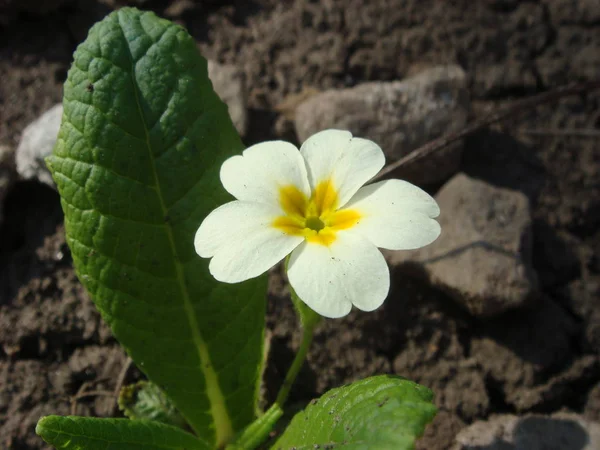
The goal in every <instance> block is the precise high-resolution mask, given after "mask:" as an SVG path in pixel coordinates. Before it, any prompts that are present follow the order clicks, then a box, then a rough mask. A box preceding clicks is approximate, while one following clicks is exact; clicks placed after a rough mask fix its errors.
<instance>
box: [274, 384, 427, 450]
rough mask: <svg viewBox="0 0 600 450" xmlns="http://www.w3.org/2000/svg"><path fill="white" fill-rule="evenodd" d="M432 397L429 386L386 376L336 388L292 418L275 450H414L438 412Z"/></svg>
mask: <svg viewBox="0 0 600 450" xmlns="http://www.w3.org/2000/svg"><path fill="white" fill-rule="evenodd" d="M432 398H433V393H432V392H431V391H430V390H429V389H427V388H425V387H423V386H420V385H418V384H416V383H413V382H412V381H409V380H406V379H404V378H400V377H393V376H386V375H382V376H376V377H372V378H367V379H365V380H361V381H357V382H356V383H353V384H351V385H348V386H343V387H340V388H336V389H332V390H331V391H329V392H327V393H326V394H324V395H323V396H322V397H321V398H320V399H318V400H313V401H312V402H311V403H310V404H309V405H308V406H307V407H306V409H305V410H304V411H301V412H299V413H298V414H296V415H295V416H294V418H293V419H292V422H291V423H290V425H289V426H288V428H287V429H286V430H285V432H284V433H283V435H282V436H281V438H279V440H278V441H277V442H276V443H275V445H274V446H273V447H272V450H275V449H277V450H280V449H281V450H289V449H296V450H301V449H314V448H322V449H327V448H337V446H341V445H343V447H344V449H374V448H376V449H389V450H410V449H414V443H415V440H416V439H417V438H418V437H419V436H421V435H422V434H423V431H424V429H425V425H427V424H428V423H429V422H430V421H431V420H432V419H433V417H434V416H435V413H436V408H435V406H434V405H433V404H432V403H431V400H432Z"/></svg>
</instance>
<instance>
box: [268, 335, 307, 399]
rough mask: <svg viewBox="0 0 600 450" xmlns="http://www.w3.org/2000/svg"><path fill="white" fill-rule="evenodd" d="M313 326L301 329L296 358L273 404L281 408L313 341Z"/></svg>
mask: <svg viewBox="0 0 600 450" xmlns="http://www.w3.org/2000/svg"><path fill="white" fill-rule="evenodd" d="M314 325H316V324H314ZM314 325H313V326H311V327H308V328H307V327H306V326H303V327H302V343H301V344H300V348H299V349H298V353H296V357H295V358H294V362H293V363H292V365H291V367H290V370H288V373H287V375H286V376H285V380H284V381H283V385H282V386H281V389H279V393H278V394H277V400H275V403H276V404H278V405H279V406H280V407H282V408H283V405H284V404H285V401H286V400H287V398H288V395H289V393H290V389H291V387H292V385H293V384H294V381H295V380H296V377H297V376H298V372H300V369H301V368H302V365H303V364H304V359H305V358H306V354H307V353H308V349H309V348H310V344H311V342H312V339H313V334H314Z"/></svg>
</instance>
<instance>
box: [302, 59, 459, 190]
mask: <svg viewBox="0 0 600 450" xmlns="http://www.w3.org/2000/svg"><path fill="white" fill-rule="evenodd" d="M469 106H470V104H469V96H468V93H467V81H466V75H465V73H464V71H463V70H462V69H461V68H460V67H458V66H440V67H434V68H431V69H427V70H425V71H423V72H421V73H419V74H417V75H415V76H412V77H410V78H407V79H405V80H403V81H393V82H371V83H364V84H361V85H359V86H356V87H353V88H350V89H340V90H329V91H325V92H322V93H320V94H318V95H315V96H313V97H311V98H309V99H308V100H306V101H305V102H303V103H301V104H300V105H299V106H298V109H297V111H296V120H295V126H296V132H297V134H298V137H299V139H300V140H301V141H304V140H306V139H307V138H308V137H310V136H311V135H312V134H314V133H316V132H318V131H320V130H323V129H327V128H339V129H346V130H349V131H350V132H351V133H352V134H353V135H355V136H359V137H364V138H368V139H371V140H373V141H375V142H377V143H378V144H379V145H380V146H381V148H382V149H383V151H384V153H385V156H386V160H387V163H388V164H389V163H391V162H394V161H397V160H399V159H401V158H402V157H404V156H406V155H408V154H410V153H411V152H412V151H413V150H415V149H416V148H418V147H419V146H421V145H423V144H425V143H427V142H428V141H430V140H432V139H434V138H436V137H439V136H441V135H444V134H446V133H450V132H455V131H458V130H461V129H462V128H463V127H464V126H465V124H466V122H467V115H468V111H469ZM461 153H462V143H458V144H457V145H454V146H452V147H450V148H449V149H447V150H446V151H442V152H438V153H435V154H433V155H431V156H430V157H428V158H424V159H422V160H420V161H418V162H415V163H411V164H410V165H406V166H405V167H403V168H401V169H398V170H397V171H395V172H394V176H395V177H397V178H404V179H407V180H409V181H412V182H413V183H417V184H428V183H435V182H438V181H442V180H444V179H446V178H447V177H449V176H451V175H452V174H454V173H456V171H457V170H458V166H459V163H460V156H461Z"/></svg>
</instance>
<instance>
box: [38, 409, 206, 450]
mask: <svg viewBox="0 0 600 450" xmlns="http://www.w3.org/2000/svg"><path fill="white" fill-rule="evenodd" d="M35 432H36V433H37V434H38V435H39V436H41V437H42V439H44V440H45V441H46V442H47V443H48V444H50V445H52V446H54V447H55V448H57V449H65V450H167V449H169V450H171V449H172V450H207V449H210V448H211V447H210V446H209V445H208V443H207V442H203V441H200V440H199V439H197V438H195V437H194V436H192V435H191V434H189V433H186V432H185V431H183V430H180V429H179V428H175V427H172V426H169V425H165V424H162V423H158V422H153V421H151V420H129V419H98V418H95V417H73V416H68V417H59V416H47V417H43V418H42V419H40V421H39V422H38V424H37V426H36V428H35Z"/></svg>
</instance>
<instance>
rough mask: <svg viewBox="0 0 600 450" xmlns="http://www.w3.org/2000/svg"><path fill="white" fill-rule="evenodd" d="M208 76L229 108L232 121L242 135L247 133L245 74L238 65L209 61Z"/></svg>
mask: <svg viewBox="0 0 600 450" xmlns="http://www.w3.org/2000/svg"><path fill="white" fill-rule="evenodd" d="M208 77H209V78H210V80H211V81H212V83H213V88H214V90H215V92H216V93H217V94H218V95H219V97H221V100H223V101H224V102H225V104H226V105H227V108H228V109H229V115H230V116H231V121H232V122H233V124H234V125H235V128H236V129H237V131H238V133H240V135H241V136H244V135H245V134H246V128H247V127H248V112H247V108H246V103H247V92H246V83H245V79H244V74H243V72H242V71H241V70H239V69H238V68H237V67H235V66H233V65H229V64H219V63H216V62H214V61H208Z"/></svg>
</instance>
